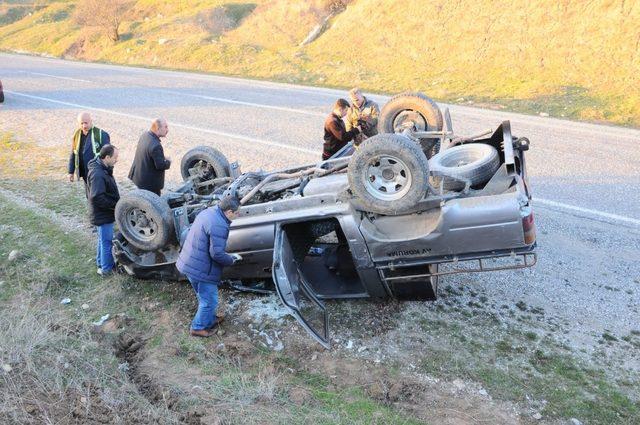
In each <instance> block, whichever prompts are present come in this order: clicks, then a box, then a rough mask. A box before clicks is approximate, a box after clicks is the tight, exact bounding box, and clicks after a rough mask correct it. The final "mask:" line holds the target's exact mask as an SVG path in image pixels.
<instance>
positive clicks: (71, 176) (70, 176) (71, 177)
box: [69, 173, 74, 182]
mask: <svg viewBox="0 0 640 425" xmlns="http://www.w3.org/2000/svg"><path fill="white" fill-rule="evenodd" d="M73 180H74V176H73V173H71V174H69V181H70V182H73Z"/></svg>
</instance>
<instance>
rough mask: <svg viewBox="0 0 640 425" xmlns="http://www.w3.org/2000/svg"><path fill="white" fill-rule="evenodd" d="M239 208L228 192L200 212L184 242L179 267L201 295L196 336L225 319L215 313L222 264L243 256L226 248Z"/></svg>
mask: <svg viewBox="0 0 640 425" xmlns="http://www.w3.org/2000/svg"><path fill="white" fill-rule="evenodd" d="M239 208H240V203H239V202H238V200H237V199H236V198H235V197H231V196H228V197H226V198H223V199H222V200H221V201H220V203H219V204H218V205H217V206H215V207H210V208H207V209H206V210H204V211H202V212H200V213H199V214H198V216H197V217H196V219H195V221H194V222H193V224H192V225H191V228H190V229H189V233H188V235H187V239H186V241H185V243H184V245H183V246H182V251H181V252H180V256H179V257H178V262H177V263H176V267H177V268H178V270H179V271H180V273H182V274H184V275H186V276H187V279H189V282H191V286H192V287H193V290H194V291H195V293H196V297H197V298H198V311H197V312H196V315H195V317H194V318H193V321H192V322H191V331H190V334H191V335H192V336H199V337H205V338H206V337H209V336H211V335H213V332H212V330H213V329H214V328H215V327H216V326H217V325H218V324H219V323H220V322H221V321H222V318H221V317H218V316H216V315H215V313H216V307H217V306H218V284H219V283H220V277H221V276H222V268H223V267H224V266H230V265H231V264H233V263H235V262H236V261H239V260H241V259H242V257H241V256H240V255H238V254H231V255H229V254H227V253H226V252H225V248H226V246H227V238H228V237H229V226H230V225H231V221H232V220H233V219H234V218H236V217H237V216H238V209H239Z"/></svg>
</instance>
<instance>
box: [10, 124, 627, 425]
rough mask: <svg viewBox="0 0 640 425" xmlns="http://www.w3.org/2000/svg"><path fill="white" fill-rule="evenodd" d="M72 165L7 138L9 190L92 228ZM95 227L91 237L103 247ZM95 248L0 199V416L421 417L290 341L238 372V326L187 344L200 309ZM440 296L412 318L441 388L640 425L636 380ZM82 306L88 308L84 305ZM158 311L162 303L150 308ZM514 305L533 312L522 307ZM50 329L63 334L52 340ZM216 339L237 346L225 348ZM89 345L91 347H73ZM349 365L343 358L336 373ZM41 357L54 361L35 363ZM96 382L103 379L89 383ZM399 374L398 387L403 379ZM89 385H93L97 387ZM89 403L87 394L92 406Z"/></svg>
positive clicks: (252, 352)
mask: <svg viewBox="0 0 640 425" xmlns="http://www.w3.org/2000/svg"><path fill="white" fill-rule="evenodd" d="M33 157H38V158H42V161H40V162H38V164H37V169H35V170H34V169H33V163H32V162H29V161H28V158H33ZM64 157H65V149H64V147H60V146H59V147H54V148H42V147H38V146H37V145H35V144H33V143H25V142H20V141H17V140H16V139H15V138H14V137H12V136H11V135H8V134H4V135H2V134H0V189H5V190H10V191H12V192H13V193H20V194H22V196H24V197H25V198H27V199H29V200H31V201H34V202H36V203H37V204H38V205H40V206H42V207H45V208H47V209H49V210H53V211H55V212H57V213H58V214H60V215H62V216H65V217H69V218H71V219H72V220H74V221H76V222H78V223H79V227H81V228H82V227H83V226H86V218H85V217H84V215H85V203H86V201H85V199H84V195H83V192H82V189H81V188H80V187H78V186H74V185H69V184H65V183H63V182H62V181H60V179H59V178H56V176H58V175H59V170H60V169H61V168H62V167H63V166H64ZM8 164H11V167H9V166H8ZM84 228H85V229H86V227H84ZM81 230H82V229H81ZM86 230H87V231H86V236H88V237H89V238H93V236H92V235H91V234H90V233H89V231H88V229H86ZM91 245H92V244H91V241H90V240H87V239H86V238H82V237H79V235H78V233H74V232H69V231H68V230H65V229H63V228H60V227H59V225H58V224H57V223H54V222H52V221H50V220H49V219H47V218H46V217H43V216H42V215H41V214H39V213H38V212H37V211H36V212H34V211H31V210H29V209H28V208H26V207H25V206H22V205H17V204H15V203H13V202H11V201H9V200H8V199H6V198H5V197H4V196H2V194H0V282H2V284H0V311H2V312H3V318H5V320H4V321H3V322H2V323H3V324H1V325H0V363H1V364H2V365H4V364H9V365H10V366H11V367H12V368H13V371H12V372H11V373H7V374H3V373H2V371H0V392H3V391H6V394H7V397H6V398H5V399H4V402H5V403H6V404H5V405H2V403H3V401H2V400H0V412H2V413H0V419H1V418H5V419H10V418H12V419H24V418H29V417H30V416H29V415H35V417H36V418H38V419H42V420H43V421H44V419H46V418H53V419H54V422H55V419H56V418H60V417H61V415H64V414H66V412H71V411H73V412H76V414H80V417H81V418H82V417H83V418H85V419H86V418H93V419H95V418H96V415H98V416H99V415H104V416H107V417H111V418H112V419H113V418H114V417H119V415H120V413H121V414H122V415H124V416H127V415H129V416H131V417H134V418H137V419H139V420H143V421H148V422H154V421H157V420H160V421H161V422H174V421H178V420H179V418H180V415H182V414H183V413H184V412H186V411H188V410H189V409H190V408H191V407H192V406H194V405H199V404H202V403H205V404H206V405H207V406H213V409H214V410H216V411H217V412H218V413H217V414H218V415H219V417H221V418H223V419H224V418H229V417H238V416H237V415H242V416H241V417H242V418H244V419H246V420H247V421H248V422H251V420H250V418H255V417H263V418H268V420H267V419H265V420H266V421H267V422H271V423H297V422H298V421H300V420H301V419H302V420H304V419H303V418H311V419H313V420H311V422H314V423H376V422H377V423H413V419H415V418H413V417H412V415H411V412H410V411H409V412H407V411H406V410H404V409H403V408H402V406H403V405H404V404H403V403H398V404H389V403H388V402H387V401H384V400H383V401H380V399H378V398H377V397H374V396H373V395H372V394H370V393H371V391H370V388H369V387H367V386H366V385H365V386H364V390H365V391H364V393H363V388H361V387H360V386H359V385H355V386H354V385H353V384H345V383H340V384H336V383H335V382H333V381H332V380H331V379H328V378H327V375H328V373H324V372H322V368H321V367H320V365H319V364H318V363H317V362H313V361H311V362H307V361H305V362H302V363H305V364H307V365H306V367H300V365H301V364H302V363H301V361H302V360H301V359H306V360H308V358H309V357H310V353H309V352H308V351H306V350H305V349H303V350H301V351H300V352H299V353H297V352H296V350H295V348H293V347H295V346H294V345H292V346H290V349H288V350H287V351H286V352H282V353H280V354H277V353H269V352H265V351H264V350H261V349H260V347H259V346H258V345H257V344H256V345H255V346H251V347H250V348H248V349H246V352H245V353H244V354H243V361H244V363H243V364H236V363H234V361H235V360H237V359H236V357H235V356H236V354H237V353H236V351H233V350H231V347H234V346H233V345H232V342H233V338H234V336H233V335H234V334H235V333H237V332H238V330H239V329H237V328H235V329H234V327H233V326H232V325H228V326H229V327H228V328H227V329H228V334H227V335H226V336H225V337H223V338H220V339H216V340H215V341H201V340H194V339H193V338H189V337H188V336H186V335H185V333H184V331H183V330H184V329H186V327H187V324H188V320H189V317H190V315H191V314H192V312H193V299H192V295H191V294H190V293H189V292H188V291H185V290H184V289H185V288H184V286H182V285H180V284H170V283H166V282H165V283H163V282H154V281H150V282H149V281H135V280H134V279H130V278H127V277H122V276H119V277H117V278H116V279H115V280H109V281H103V280H101V279H99V278H98V277H97V275H96V274H95V269H94V267H95V266H94V265H93V262H92V257H93V254H92V251H93V247H92V246H91ZM16 248H17V249H20V250H21V251H22V254H23V258H22V259H20V260H19V261H17V262H13V263H10V262H8V261H7V254H8V253H9V252H10V251H11V250H13V249H16ZM440 295H441V298H442V299H443V300H444V303H441V304H440V305H438V306H437V307H436V308H435V309H434V310H433V311H432V312H431V313H429V314H428V315H426V316H423V317H420V318H419V320H418V321H417V323H416V326H418V327H419V328H421V329H422V331H423V332H424V337H425V338H427V339H426V341H428V342H427V343H426V344H427V345H428V346H429V350H426V351H424V352H421V353H419V354H417V355H416V358H415V359H413V361H414V362H415V364H416V365H417V366H418V369H419V370H420V371H421V372H423V373H426V374H428V375H430V376H437V377H439V378H442V379H443V380H449V381H452V380H454V379H464V380H468V381H473V382H478V383H480V384H481V385H482V386H483V387H484V388H486V389H487V391H489V393H490V394H491V396H492V397H493V398H494V399H495V400H508V401H512V402H515V403H517V405H519V406H521V407H523V406H524V408H525V409H526V406H530V405H531V404H532V403H534V404H538V403H542V404H540V405H539V406H538V409H539V410H540V411H541V412H542V414H543V415H544V416H545V417H546V418H548V419H550V420H554V419H557V420H561V419H568V418H571V417H576V418H580V419H581V420H584V421H585V423H594V424H596V423H602V424H605V423H637V422H638V420H639V419H640V401H638V395H637V391H635V388H637V385H638V380H637V379H638V376H637V375H636V374H628V375H627V376H626V377H625V379H618V378H615V377H612V376H610V373H609V372H610V371H608V370H603V369H601V368H599V367H596V366H595V365H591V364H585V363H584V362H582V361H580V360H578V358H577V357H575V356H574V353H572V352H570V351H569V350H568V349H566V348H564V347H561V346H558V344H557V343H554V342H553V341H552V340H551V339H550V338H547V337H546V336H545V335H544V334H543V333H542V332H540V333H534V332H523V331H522V330H519V329H513V328H511V327H505V326H504V323H502V322H500V320H498V319H496V317H495V316H491V315H489V316H487V315H486V314H485V312H484V309H483V306H482V305H481V304H482V303H484V302H486V301H487V300H486V299H485V300H483V299H482V298H483V297H479V298H478V301H477V303H475V304H474V308H473V310H472V312H470V311H469V310H468V309H466V308H461V307H456V305H455V303H453V304H451V307H449V304H450V302H449V300H451V301H454V300H455V299H456V298H457V297H458V296H460V295H461V292H459V291H458V290H457V289H455V288H452V287H450V286H447V287H445V288H443V290H442V291H441V294H440ZM67 296H68V297H71V298H72V300H73V303H72V304H71V305H70V306H67V307H65V306H61V305H60V304H59V300H60V299H61V298H63V297H67ZM82 303H88V304H89V305H90V306H91V308H90V309H89V310H86V311H84V310H82V309H80V308H79V306H80V305H81V304H82ZM154 303H156V305H157V306H158V307H155V308H154V309H152V308H151V307H145V306H147V305H149V304H154ZM476 307H477V308H476ZM334 308H336V310H335V311H334V313H335V317H342V316H344V317H342V319H341V320H343V321H344V323H350V322H354V323H355V322H357V321H358V319H357V317H358V316H359V315H361V314H363V311H362V308H364V309H369V308H370V307H367V306H366V305H364V306H362V308H359V307H358V306H357V303H355V302H354V303H348V304H342V305H337V306H336V305H334ZM518 308H519V309H520V310H523V311H524V310H526V309H527V307H526V305H523V306H518ZM106 312H110V313H112V315H113V314H114V313H118V312H122V313H125V315H126V317H128V318H130V319H131V321H130V322H127V326H126V328H127V329H128V332H131V333H134V334H135V333H138V334H142V335H144V336H145V338H147V339H148V342H147V344H146V346H145V347H144V350H143V351H144V353H145V356H146V359H147V360H145V361H141V364H142V365H143V366H144V365H145V364H146V367H147V373H150V372H148V370H149V369H150V368H151V370H163V371H165V373H166V376H163V377H162V379H160V380H158V381H157V382H153V381H152V383H153V388H154V390H153V394H152V395H153V397H157V396H158V394H160V395H162V397H164V396H165V393H166V395H167V396H168V397H169V399H170V400H174V396H175V394H174V392H175V391H178V394H179V395H178V396H175V397H177V399H176V400H175V401H173V402H172V403H175V404H171V403H169V404H167V403H165V402H157V400H156V401H155V402H154V401H153V400H154V398H153V397H151V403H150V401H149V399H150V397H149V394H148V393H141V392H140V386H141V385H140V382H139V381H136V379H139V377H132V376H130V375H129V376H128V375H127V374H126V373H124V372H123V371H122V370H120V369H119V368H118V365H119V364H122V361H123V360H122V359H118V358H116V356H115V355H114V353H113V349H112V348H111V346H112V344H114V341H113V340H114V338H115V337H116V336H115V335H107V336H106V337H104V338H103V337H102V336H100V335H98V336H96V335H93V334H92V332H91V326H90V322H91V321H94V320H97V319H98V318H99V317H100V316H101V315H102V314H104V313H106ZM530 313H531V314H533V315H535V314H538V313H539V312H534V310H531V311H530ZM540 314H542V313H540ZM412 319H415V318H412ZM531 320H533V319H531ZM36 321H37V322H38V324H39V325H38V326H35V325H34V323H35V322H36ZM45 325H47V326H45ZM43 327H44V328H47V329H53V331H51V332H44V331H43V330H42V329H43ZM240 329H244V328H240ZM434 329H437V331H435V332H434ZM245 330H246V329H245ZM119 332H120V331H119ZM123 332H124V331H123ZM488 335H490V336H488ZM626 338H627V339H625V341H626V342H628V343H629V344H631V346H632V347H633V348H630V349H637V348H638V347H640V335H639V334H638V333H637V332H636V333H632V334H631V335H629V336H628V337H626ZM623 339H624V338H623ZM32 341H33V342H32ZM220 341H223V342H224V343H225V344H227V345H228V346H229V347H230V350H231V351H229V352H228V353H220V352H218V351H217V349H216V345H217V344H218V342H220ZM621 344H622V343H621ZM83 346H84V347H85V349H84V350H85V351H74V348H76V347H83ZM58 353H62V355H63V359H62V360H56V358H57V355H58ZM96 358H97V359H100V361H99V369H98V370H91V364H92V362H95V360H94V359H96ZM345 361H346V360H345V359H342V358H341V357H337V358H333V360H332V363H331V364H334V363H335V364H339V363H341V362H345ZM39 362H40V363H41V364H43V365H44V366H42V367H39V368H37V367H34V365H35V364H38V363H39ZM65 363H68V364H69V365H70V366H69V367H65ZM274 365H275V366H274ZM397 366H398V368H399V369H400V368H401V367H403V366H404V365H402V364H398V365H397ZM274 367H275V370H274V369H273V368H274ZM299 367H300V368H299ZM385 367H387V366H385ZM389 367H391V368H392V365H389ZM69 368H70V369H71V370H67V369H69ZM357 370H358V371H359V369H357ZM220 371H225V372H224V373H222V374H221V372H220ZM333 373H335V371H334V372H333ZM363 373H364V372H363ZM176 374H177V375H180V374H182V375H184V376H192V375H194V374H195V376H193V379H194V381H193V382H191V381H188V380H187V381H188V383H189V385H188V388H186V389H185V388H183V386H181V385H177V384H175V383H174V382H173V379H175V378H174V377H173V376H174V375H176ZM96 375H97V376H99V377H101V379H100V380H98V381H92V380H94V379H95V376H96ZM143 376H145V377H146V375H143ZM151 376H152V377H153V374H151ZM367 377H369V375H367ZM271 378H273V379H271ZM145 379H146V378H145ZM190 379H191V378H190ZM367 379H370V378H367ZM376 379H377V378H376ZM376 379H373V380H372V382H377V380H376ZM392 379H394V382H395V380H396V378H393V377H392ZM397 380H398V381H400V379H399V378H397ZM87 381H92V384H91V385H88V386H87V383H86V382H87ZM183 381H184V379H183ZM145 382H146V381H145ZM35 385H37V386H38V387H45V388H47V389H48V390H49V392H51V393H54V394H57V395H56V397H54V398H52V399H48V398H46V397H44V396H43V395H42V394H40V393H33V394H30V395H29V397H22V398H21V397H20V394H22V392H21V389H23V388H26V387H28V386H35ZM145 385H146V384H145ZM182 385H184V382H183V383H182ZM193 385H198V386H201V387H202V388H205V389H206V392H207V394H209V395H208V396H207V397H212V398H207V397H204V398H202V396H200V395H198V394H194V391H193V390H192V388H191V387H193ZM118 387H120V388H122V389H123V391H122V392H121V393H118V396H117V397H115V398H112V397H113V396H112V395H110V394H112V393H113V391H115V389H116V388H118ZM136 387H138V389H136ZM143 387H144V385H143ZM171 388H174V389H173V390H172V389H171ZM176 388H178V389H176ZM190 388H191V390H189V389H190ZM294 390H295V391H298V392H299V393H302V394H303V395H304V400H305V401H303V402H302V403H301V402H300V401H296V398H295V395H294V393H293V392H292V391H294ZM172 391H174V392H172ZM180 391H184V393H180ZM416 391H417V390H416ZM154 394H155V395H154ZM631 394H632V395H631ZM80 397H85V399H88V400H89V405H86V404H87V402H82V401H81V399H80ZM383 399H384V398H383ZM101 400H102V401H101ZM162 400H164V398H162ZM532 400H534V401H532ZM541 400H544V402H543V401H541ZM33 406H35V407H33ZM56 406H57V407H56ZM54 408H55V409H57V410H54ZM78 409H80V410H78ZM29 412H31V413H29ZM78 412H80V413H78ZM82 412H84V413H82ZM2 415H5V416H4V417H3V416H2ZM82 415H86V416H82ZM525 416H526V413H525ZM31 418H32V419H33V416H31ZM240 422H243V421H240ZM435 423H437V421H435Z"/></svg>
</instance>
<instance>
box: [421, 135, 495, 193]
mask: <svg viewBox="0 0 640 425" xmlns="http://www.w3.org/2000/svg"><path fill="white" fill-rule="evenodd" d="M498 168H500V157H499V156H498V151H497V150H496V148H494V147H493V146H491V145H487V144H485V143H470V144H467V145H459V146H454V147H452V148H449V149H447V150H445V151H443V152H440V153H439V154H437V155H436V156H434V157H433V158H431V159H430V160H429V169H430V170H431V173H432V174H433V183H434V185H435V186H436V187H440V184H441V181H442V179H444V183H443V186H444V189H446V190H461V189H464V187H465V183H464V182H463V181H460V180H454V179H452V178H447V177H454V178H456V179H463V180H469V181H470V182H471V186H479V185H482V184H484V183H486V182H488V181H489V179H491V177H492V176H493V175H494V174H495V172H496V171H497V170H498Z"/></svg>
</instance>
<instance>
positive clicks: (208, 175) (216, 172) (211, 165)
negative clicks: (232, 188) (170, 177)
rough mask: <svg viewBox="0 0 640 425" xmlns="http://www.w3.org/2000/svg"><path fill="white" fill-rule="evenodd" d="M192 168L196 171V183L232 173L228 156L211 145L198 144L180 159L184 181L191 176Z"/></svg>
mask: <svg viewBox="0 0 640 425" xmlns="http://www.w3.org/2000/svg"><path fill="white" fill-rule="evenodd" d="M194 168H195V169H194ZM190 169H194V170H193V171H195V172H196V176H197V177H196V178H195V180H194V182H195V183H200V182H204V181H207V180H211V179H215V178H220V177H229V176H230V175H231V172H230V170H229V161H228V160H227V158H226V157H225V156H224V154H223V153H222V152H220V151H219V150H217V149H214V148H212V147H210V146H196V147H195V148H193V149H190V150H189V151H187V153H185V154H184V156H183V157H182V161H180V173H181V174H182V179H183V180H184V181H187V180H189V178H190V177H191V174H190V173H189V170H190Z"/></svg>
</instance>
